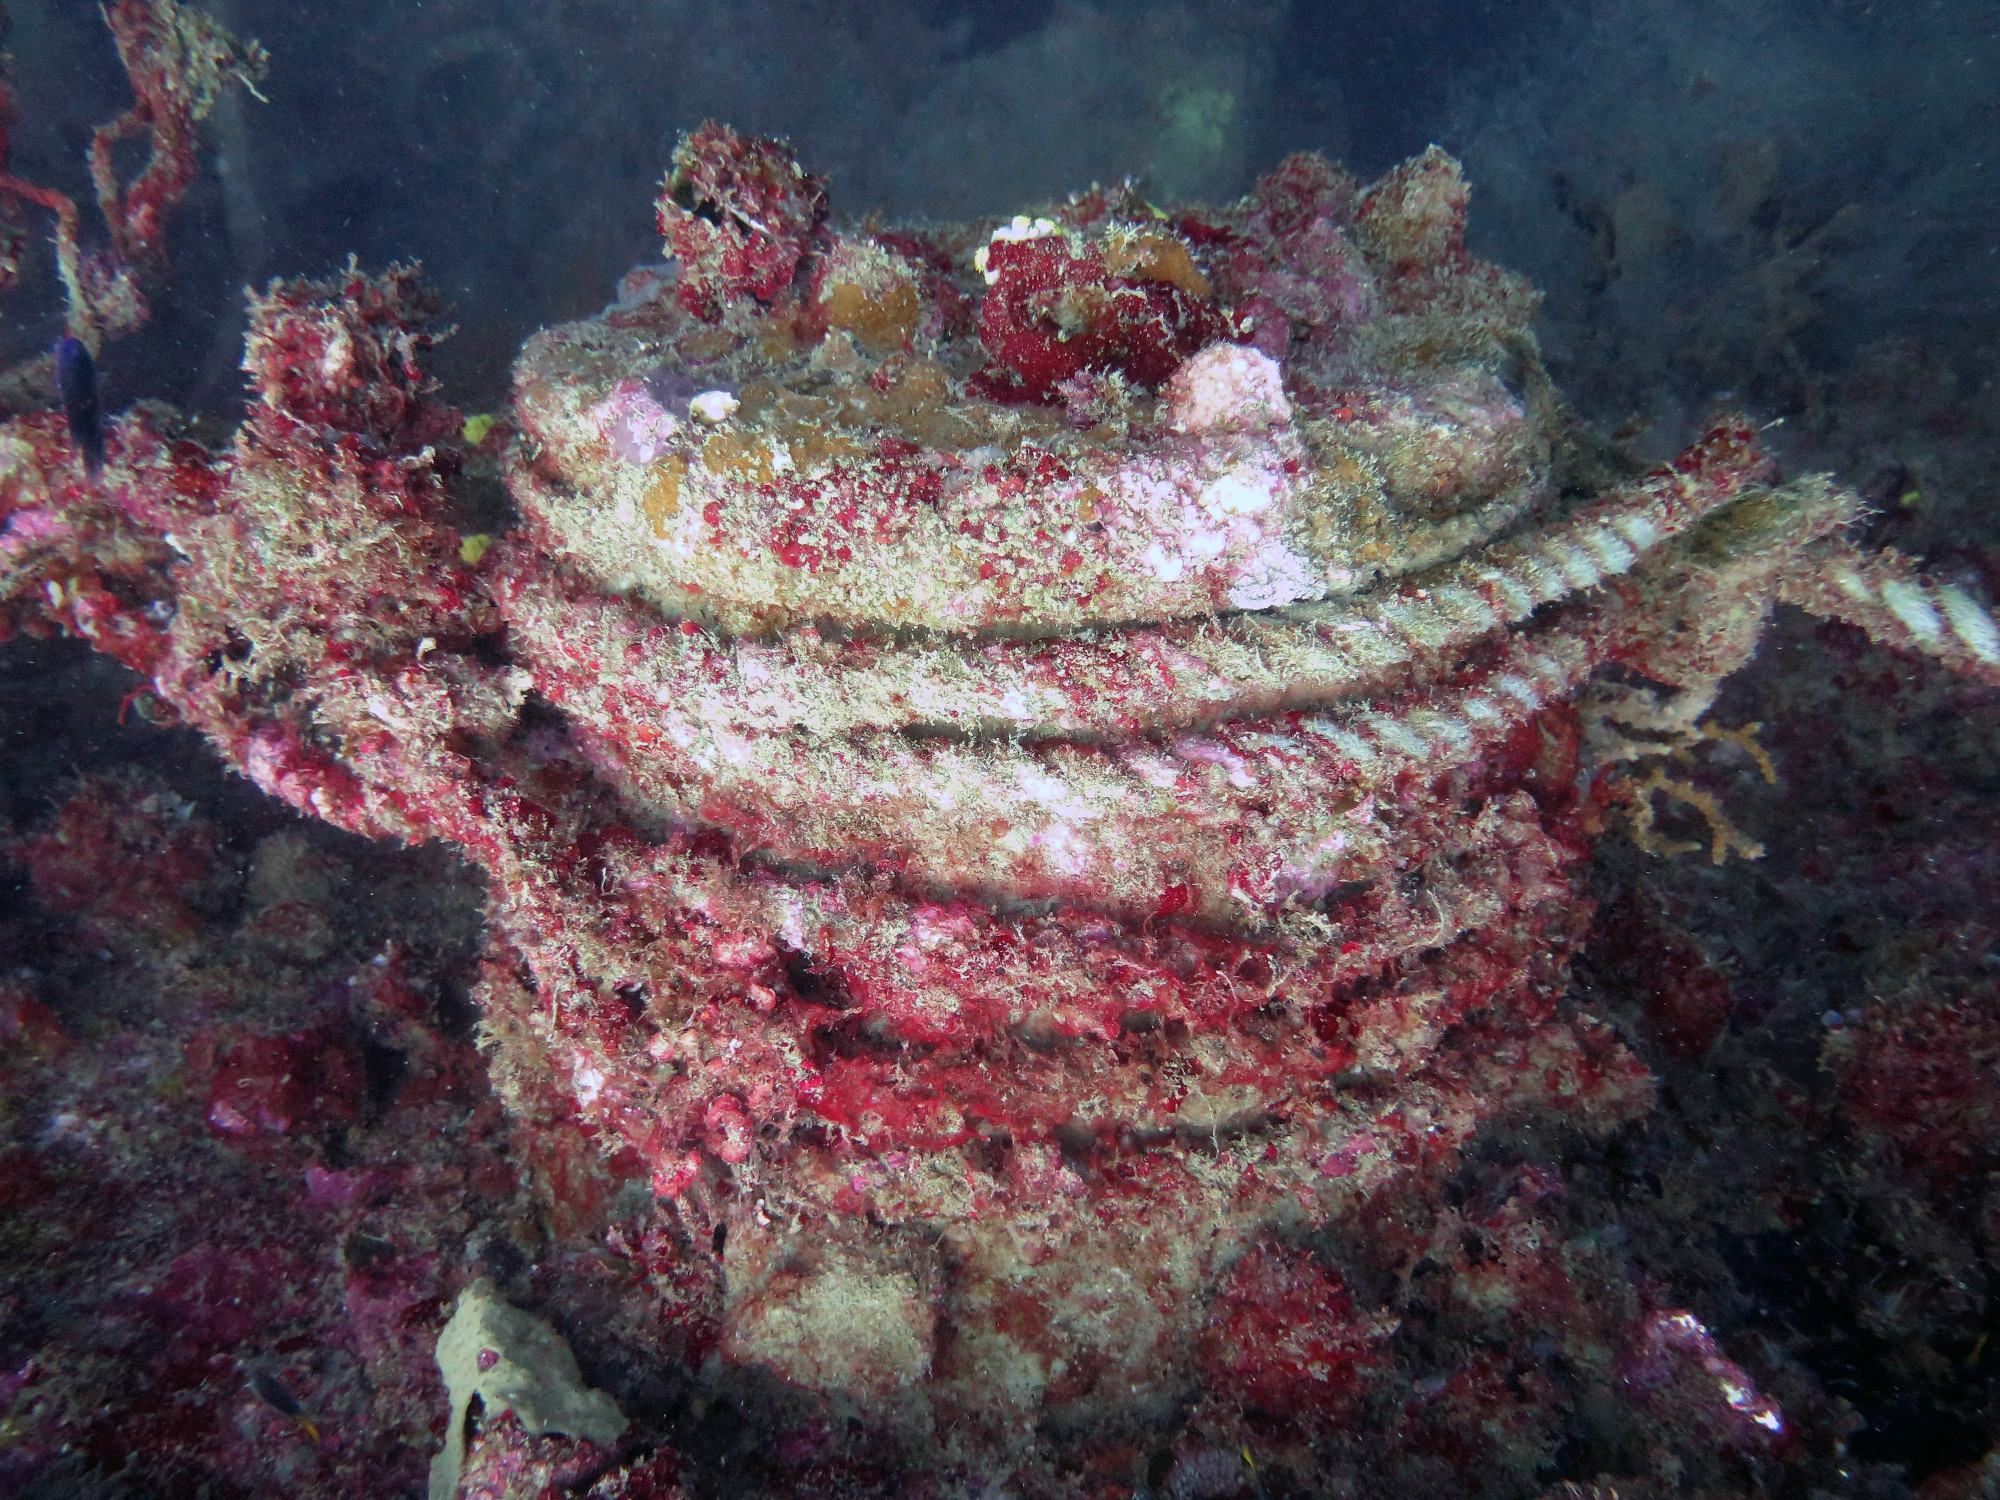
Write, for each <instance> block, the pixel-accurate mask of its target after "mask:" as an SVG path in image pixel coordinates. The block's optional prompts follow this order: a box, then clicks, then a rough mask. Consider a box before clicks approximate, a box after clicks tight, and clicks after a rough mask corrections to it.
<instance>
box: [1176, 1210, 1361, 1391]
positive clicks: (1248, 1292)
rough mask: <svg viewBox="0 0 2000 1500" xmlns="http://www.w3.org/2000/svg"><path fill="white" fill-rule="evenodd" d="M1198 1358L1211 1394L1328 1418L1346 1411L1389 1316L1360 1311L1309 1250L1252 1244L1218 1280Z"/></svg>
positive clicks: (1197, 1347)
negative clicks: (1224, 1276)
mask: <svg viewBox="0 0 2000 1500" xmlns="http://www.w3.org/2000/svg"><path fill="white" fill-rule="evenodd" d="M1208 1318H1209V1321H1208V1324H1207V1326H1206V1327H1205V1328H1203V1329H1202V1331H1201V1335H1200V1338H1199V1340H1198V1341H1197V1344H1196V1351H1195V1362H1196V1365H1197V1366H1198V1368H1199V1369H1200V1370H1201V1373H1202V1378H1203V1381H1204V1383H1205V1385H1206V1388H1207V1390H1208V1393H1209V1395H1210V1397H1211V1399H1214V1400H1217V1401H1221V1402H1226V1403H1230V1404H1233V1405H1235V1406H1239V1407H1245V1408H1250V1409H1252V1410H1255V1411H1261V1412H1267V1413H1270V1414H1272V1415H1276V1416H1282V1417H1293V1418H1303V1419H1305V1420H1306V1421H1308V1422H1309V1423H1311V1424H1312V1425H1314V1426H1331V1425H1333V1424H1336V1423H1338V1422H1340V1421H1342V1420H1343V1419H1345V1418H1347V1417H1348V1416H1350V1414H1351V1412H1352V1409H1353V1407H1354V1405H1355V1402H1356V1399H1357V1397H1358V1395H1359V1387H1360V1385H1361V1381H1362V1379H1363V1377H1364V1376H1365V1375H1366V1374H1367V1372H1368V1370H1369V1369H1370V1367H1371V1366H1375V1365H1379V1364H1380V1363H1381V1362H1382V1361H1383V1358H1384V1352H1383V1349H1382V1347H1381V1346H1382V1345H1383V1343H1384V1342H1385V1341H1386V1340H1387V1338H1388V1337H1389V1335H1390V1334H1391V1333H1393V1332H1394V1331H1395V1330H1394V1325H1393V1324H1392V1323H1388V1322H1384V1321H1382V1320H1379V1319H1371V1318H1368V1317H1366V1316H1362V1315H1357V1314H1356V1312H1355V1308H1354V1299H1353V1298H1352V1297H1351V1296H1350V1295H1349V1294H1348V1291H1347V1288H1346V1286H1345V1285H1344V1284H1342V1282H1341V1280H1340V1278H1339V1277H1338V1276H1337V1275H1335V1274H1334V1273H1332V1272H1331V1271H1329V1270H1327V1268H1326V1267H1325V1266H1324V1265H1322V1264H1320V1263H1319V1262H1318V1261H1316V1260H1315V1259H1314V1258H1313V1257H1312V1255H1311V1254H1310V1253H1308V1252H1305V1251H1301V1250H1292V1249H1287V1248H1284V1247H1281V1246H1276V1245H1258V1246H1254V1247H1253V1248H1252V1249H1250V1250H1249V1251H1248V1252H1246V1253H1245V1254H1244V1256H1243V1257H1242V1259H1240V1260H1238V1261H1237V1263H1236V1265H1235V1266H1234V1267H1233V1268H1232V1269H1231V1271H1230V1273H1229V1275H1228V1276H1227V1277H1226V1278H1225V1279H1224V1280H1223V1281H1222V1283H1221V1284H1220V1285H1219V1286H1217V1288H1216V1290H1215V1293H1214V1296H1213V1298H1212V1300H1211V1302H1210V1304H1209V1314H1208Z"/></svg>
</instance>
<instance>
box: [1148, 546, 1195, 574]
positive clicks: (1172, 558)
mask: <svg viewBox="0 0 2000 1500" xmlns="http://www.w3.org/2000/svg"><path fill="white" fill-rule="evenodd" d="M1145 563H1146V567H1147V570H1148V571H1149V572H1151V573H1152V575H1153V576H1154V577H1155V578H1157V579H1159V580H1160V582H1162V583H1179V582H1180V581H1181V579H1182V578H1184V577H1185V576H1186V575H1187V563H1186V561H1185V560H1184V559H1183V558H1182V557H1181V556H1180V554H1179V553H1177V552H1169V551H1167V549H1166V548H1165V547H1162V546H1161V545H1160V544H1159V543H1158V542H1154V543H1153V544H1152V546H1150V547H1148V548H1147V549H1146V555H1145Z"/></svg>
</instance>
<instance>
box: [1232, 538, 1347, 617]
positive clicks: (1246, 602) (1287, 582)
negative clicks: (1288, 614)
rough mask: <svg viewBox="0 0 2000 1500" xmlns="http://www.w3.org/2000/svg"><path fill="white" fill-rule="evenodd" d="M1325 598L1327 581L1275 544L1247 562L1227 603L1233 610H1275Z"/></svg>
mask: <svg viewBox="0 0 2000 1500" xmlns="http://www.w3.org/2000/svg"><path fill="white" fill-rule="evenodd" d="M1325 597H1326V581H1325V579H1323V578H1322V577H1320V575H1319V572H1318V570H1317V569H1316V568H1314V567H1313V565H1312V563H1311V562H1310V561H1309V560H1308V559H1306V558H1303V557H1301V556H1299V555H1298V553H1296V552H1294V551H1292V550H1291V549H1290V548H1289V547H1286V546H1284V545H1283V544H1282V543H1277V542H1273V543H1272V544H1271V545H1269V546H1267V547H1264V548H1262V549H1260V550H1259V551H1257V552H1255V553H1253V554H1252V555H1251V556H1250V557H1249V558H1248V559H1246V560H1245V561H1244V564H1243V566H1242V568H1241V570H1239V571H1238V573H1237V575H1236V581H1235V583H1233V584H1232V585H1231V586H1230V589H1229V603H1230V606H1231V607H1232V608H1235V609H1276V608H1277V607H1278V606H1279V605H1281V604H1296V603H1298V602H1299V601H1300V600H1303V599H1324V598H1325Z"/></svg>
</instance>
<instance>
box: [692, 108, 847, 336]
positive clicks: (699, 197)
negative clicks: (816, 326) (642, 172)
mask: <svg viewBox="0 0 2000 1500" xmlns="http://www.w3.org/2000/svg"><path fill="white" fill-rule="evenodd" d="M657 208H658V214H659V224H660V233H661V234H662V235H664V236H665V237H666V241H667V248H668V249H669V250H670V251H671V252H672V253H673V255H674V257H675V258H676V259H677V260H678V261H679V263H680V282H679V289H678V291H677V293H676V295H677V296H678V297H679V299H680V304H681V306H682V307H684V308H686V309H687V310H688V311H689V312H691V313H694V314H695V315H696V316H697V317H701V318H705V319H708V320H709V321H711V322H713V321H714V320H715V319H717V318H719V317H721V316H722V312H723V309H725V308H726V307H727V306H728V305H729V304H730V303H731V302H733V301H735V300H736V299H737V298H739V297H749V298H753V299H755V300H756V301H758V302H760V303H765V304H771V303H775V302H777V301H779V300H781V299H782V298H783V297H784V296H785V295H786V294H787V293H788V292H789V291H790V290H791V288H792V283H793V281H794V280H795V279H796V277H797V276H798V273H799V267H800V264H801V262H803V261H804V260H805V258H806V257H807V255H808V254H809V253H811V252H812V251H813V250H814V249H815V248H817V247H818V246H819V245H820V244H821V242H822V239H823V235H824V231H823V229H822V227H821V226H822V225H823V223H824V222H825V219H826V213H827V201H826V182H825V180H824V179H823V178H819V177H814V176H811V175H809V174H808V173H806V172H805V171H804V170H803V169H802V168H801V167H800V166H799V164H798V161H797V159H796V158H795V157H794V156H793V155H792V154H791V152H790V151H788V150H787V149H786V148H785V147H784V146H783V145H782V144H781V143H779V142H777V141H768V140H759V139H756V138H753V137H749V136H741V135H738V134H737V133H736V132H735V131H733V130H731V129H730V128H729V127H728V126H727V125H718V124H715V123H714V122H712V121H711V122H710V123H708V124H706V125H703V126H702V127H701V128H700V129H699V130H696V131H693V132H691V133H690V134H688V135H685V136H683V137H682V138H681V142H680V145H679V146H678V147H677V148H676V149H675V151H674V160H673V166H672V167H671V169H670V170H669V171H668V173H667V180H666V185H665V187H664V188H663V189H662V191H661V193H660V197H659V201H658V204H657Z"/></svg>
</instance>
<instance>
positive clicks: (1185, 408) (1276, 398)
mask: <svg viewBox="0 0 2000 1500" xmlns="http://www.w3.org/2000/svg"><path fill="white" fill-rule="evenodd" d="M1167 408H1168V412H1169V417H1170V420H1171V421H1172V423H1173V425H1174V427H1175V428H1176V429H1177V430H1179V431H1181V432H1243V431H1247V430H1250V429H1253V428H1259V427H1275V426H1277V425H1279V424H1280V423H1284V422H1289V421H1291V419H1292V404H1291V402H1290V401H1288V400H1287V399H1286V398H1285V372H1284V369H1283V367H1282V366H1280V365H1279V363H1278V362H1277V361H1276V360H1275V359H1272V358H1271V356H1270V355H1268V354H1264V353H1262V352H1260V351H1258V350H1256V349H1250V348H1246V347H1245V346H1244V345H1242V344H1210V345H1209V346H1208V347H1207V348H1206V349H1204V350H1202V351H1201V352H1200V353H1199V354H1197V355H1195V356H1194V357H1193V358H1191V359H1189V360H1187V361H1186V362H1184V363H1183V364H1182V365H1181V367H1180V368H1179V369H1178V370H1176V371H1174V373H1173V376H1172V377H1171V378H1170V379H1169V380H1168V381H1167Z"/></svg>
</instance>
